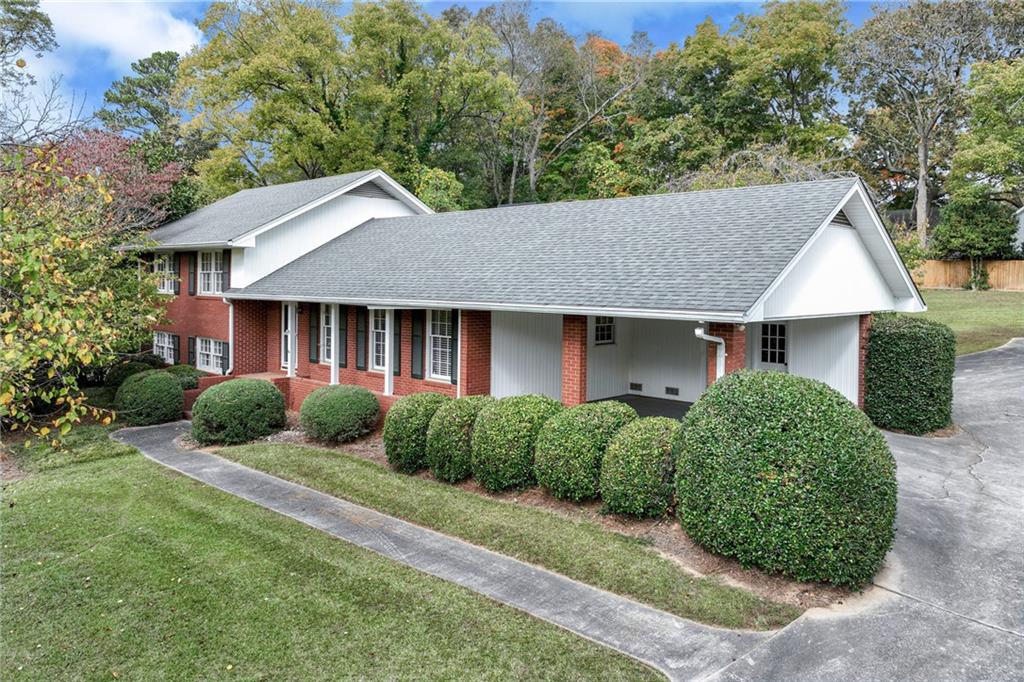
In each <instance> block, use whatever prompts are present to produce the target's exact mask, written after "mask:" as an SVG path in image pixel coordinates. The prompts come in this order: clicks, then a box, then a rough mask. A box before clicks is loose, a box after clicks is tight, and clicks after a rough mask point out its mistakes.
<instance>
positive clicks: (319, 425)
mask: <svg viewBox="0 0 1024 682" xmlns="http://www.w3.org/2000/svg"><path fill="white" fill-rule="evenodd" d="M378 419H380V403H379V402H377V398H376V396H374V395H373V393H370V392H369V391H368V390H366V389H365V388H362V387H360V386H348V385H336V386H324V387H322V388H318V389H316V390H315V391H313V392H312V393H310V394H309V395H308V396H307V397H306V399H305V400H304V401H302V407H301V408H300V411H299V423H300V424H301V426H302V429H303V430H304V431H305V432H306V434H307V435H308V436H309V437H310V438H313V439H315V440H319V441H323V442H325V443H345V442H348V441H351V440H355V439H356V438H359V437H360V436H364V435H366V434H367V433H369V432H370V431H372V430H373V428H374V426H376V425H377V420H378Z"/></svg>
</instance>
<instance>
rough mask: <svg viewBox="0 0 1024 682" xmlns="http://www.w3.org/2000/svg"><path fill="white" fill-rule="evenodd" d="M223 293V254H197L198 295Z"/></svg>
mask: <svg viewBox="0 0 1024 682" xmlns="http://www.w3.org/2000/svg"><path fill="white" fill-rule="evenodd" d="M223 291H224V252H223V251H200V252H199V293H200V294H219V293H221V292H223Z"/></svg>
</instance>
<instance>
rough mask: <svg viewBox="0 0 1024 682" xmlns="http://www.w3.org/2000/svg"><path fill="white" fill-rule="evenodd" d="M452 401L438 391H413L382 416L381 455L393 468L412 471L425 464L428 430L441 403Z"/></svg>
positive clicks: (406, 471)
mask: <svg viewBox="0 0 1024 682" xmlns="http://www.w3.org/2000/svg"><path fill="white" fill-rule="evenodd" d="M449 401H451V398H449V397H448V396H446V395H441V394H440V393H414V394H412V395H407V396H405V397H403V398H399V399H398V400H397V401H395V404H394V405H392V406H391V408H390V409H388V413H387V415H386V416H385V417H384V433H383V434H382V435H383V438H384V454H386V455H387V458H388V463H390V464H391V466H392V467H394V469H395V470H396V471H401V472H403V473H406V474H411V473H415V472H417V471H419V470H420V469H422V468H423V467H424V466H426V463H427V429H428V428H430V420H431V419H433V417H434V413H435V412H437V410H438V408H440V407H441V405H444V404H445V403H447V402H449Z"/></svg>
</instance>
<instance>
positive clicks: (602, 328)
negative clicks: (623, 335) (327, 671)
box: [594, 317, 615, 346]
mask: <svg viewBox="0 0 1024 682" xmlns="http://www.w3.org/2000/svg"><path fill="white" fill-rule="evenodd" d="M609 343H615V318H614V317H595V318H594V345H596V346H603V345H606V344H609Z"/></svg>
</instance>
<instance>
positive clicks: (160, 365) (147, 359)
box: [131, 352, 167, 369]
mask: <svg viewBox="0 0 1024 682" xmlns="http://www.w3.org/2000/svg"><path fill="white" fill-rule="evenodd" d="M131 361H132V362H141V363H142V364H144V365H149V366H150V367H151V368H153V369H164V368H166V367H167V361H166V360H164V359H163V358H162V357H160V356H159V355H157V354H156V353H148V352H147V353H136V354H135V355H132V356H131Z"/></svg>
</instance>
